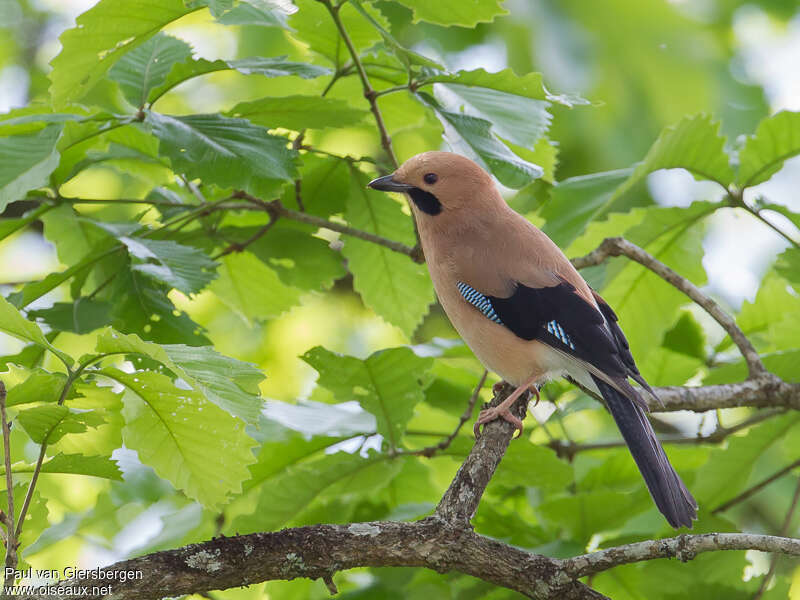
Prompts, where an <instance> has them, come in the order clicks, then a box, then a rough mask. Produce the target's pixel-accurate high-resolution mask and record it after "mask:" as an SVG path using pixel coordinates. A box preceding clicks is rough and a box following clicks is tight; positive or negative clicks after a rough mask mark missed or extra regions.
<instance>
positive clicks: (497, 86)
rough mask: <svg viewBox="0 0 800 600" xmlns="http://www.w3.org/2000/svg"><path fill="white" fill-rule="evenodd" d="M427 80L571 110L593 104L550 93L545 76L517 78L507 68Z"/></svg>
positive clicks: (528, 75)
mask: <svg viewBox="0 0 800 600" xmlns="http://www.w3.org/2000/svg"><path fill="white" fill-rule="evenodd" d="M423 81H424V83H423V85H425V84H428V83H448V84H458V85H460V86H470V87H474V88H486V89H489V90H496V91H498V92H505V93H506V94H512V95H514V96H522V97H524V98H530V99H533V100H549V101H550V102H556V103H558V104H563V105H564V106H567V107H573V106H576V105H582V104H589V102H588V100H584V99H583V98H581V97H580V96H565V95H560V94H552V93H550V91H548V89H547V88H546V87H545V86H544V81H543V79H542V74H541V73H526V74H525V75H517V74H516V73H514V71H513V70H511V69H503V70H502V71H497V72H495V73H489V72H487V71H486V70H485V69H474V70H471V71H456V72H455V73H444V72H439V73H436V72H434V73H433V74H431V75H427V76H426V77H424V79H423Z"/></svg>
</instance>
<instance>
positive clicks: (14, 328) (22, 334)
mask: <svg viewBox="0 0 800 600" xmlns="http://www.w3.org/2000/svg"><path fill="white" fill-rule="evenodd" d="M0 331H3V332H5V333H7V334H8V335H12V336H14V337H15V338H17V339H20V340H24V341H27V342H33V343H34V344H36V345H37V346H41V347H42V348H46V349H47V350H49V351H50V352H52V353H53V354H55V355H56V356H57V357H58V358H60V359H61V360H62V361H63V362H64V363H66V364H67V365H71V364H72V359H71V358H70V357H69V355H67V354H65V353H64V352H61V350H58V349H57V348H56V347H55V346H53V345H52V344H51V343H50V342H48V341H47V338H45V337H44V334H43V333H42V330H41V329H39V326H38V325H36V323H32V322H30V321H28V320H27V319H26V318H25V317H23V316H22V315H21V314H20V313H19V311H17V309H16V308H14V306H12V305H11V304H10V303H9V302H8V300H6V299H5V298H2V297H0Z"/></svg>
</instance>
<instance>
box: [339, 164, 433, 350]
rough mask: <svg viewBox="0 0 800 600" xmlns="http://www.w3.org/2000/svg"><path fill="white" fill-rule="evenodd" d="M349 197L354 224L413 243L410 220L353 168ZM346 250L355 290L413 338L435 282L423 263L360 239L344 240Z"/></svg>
mask: <svg viewBox="0 0 800 600" xmlns="http://www.w3.org/2000/svg"><path fill="white" fill-rule="evenodd" d="M352 173H353V175H352V177H351V180H350V193H349V195H348V197H347V220H348V221H349V223H350V225H352V226H353V227H355V228H356V229H361V230H362V231H368V232H370V233H374V234H376V235H380V236H382V237H385V238H388V239H392V240H395V241H398V242H404V243H406V244H413V243H414V230H413V225H412V223H411V219H410V218H409V217H408V216H406V215H404V214H403V213H402V211H401V210H400V205H398V204H397V203H396V202H394V201H393V200H392V199H390V198H389V197H388V196H387V195H386V194H382V193H379V192H375V191H373V190H372V189H370V188H367V185H366V184H367V182H366V180H365V179H364V176H363V174H361V173H360V172H358V171H352ZM342 254H344V256H345V257H346V258H347V260H348V268H349V269H350V272H351V273H352V274H353V288H354V289H355V290H356V291H357V292H358V293H359V294H360V295H361V298H362V300H363V301H364V304H366V305H367V306H368V307H370V308H371V309H372V310H374V311H375V312H376V313H378V314H379V315H380V316H381V317H383V318H384V319H386V320H387V321H388V322H389V323H392V324H393V325H397V326H398V327H400V328H401V329H402V330H403V331H404V332H405V333H406V335H408V336H410V335H411V334H412V333H413V332H414V330H415V329H416V328H417V326H418V325H419V323H420V321H422V317H424V316H425V314H426V313H427V312H428V307H429V306H430V304H431V302H433V286H432V285H431V282H430V278H429V277H428V273H427V269H426V268H425V266H424V265H419V264H417V263H415V262H413V261H411V260H409V259H408V257H407V256H403V255H401V254H399V253H397V252H394V251H392V250H389V249H388V248H385V247H383V246H379V245H378V244H373V243H372V242H365V241H363V240H359V239H356V238H347V239H346V240H345V244H344V248H343V249H342Z"/></svg>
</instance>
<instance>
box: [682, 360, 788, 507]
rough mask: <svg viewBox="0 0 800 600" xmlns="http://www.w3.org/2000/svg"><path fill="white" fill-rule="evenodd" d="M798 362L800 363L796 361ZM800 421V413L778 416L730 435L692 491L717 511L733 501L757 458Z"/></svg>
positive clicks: (710, 459)
mask: <svg viewBox="0 0 800 600" xmlns="http://www.w3.org/2000/svg"><path fill="white" fill-rule="evenodd" d="M795 364H796V363H795ZM798 422H800V415H797V414H786V415H782V416H779V417H774V418H772V419H770V420H768V421H765V422H764V423H760V424H758V425H755V426H753V427H751V428H750V429H748V430H747V433H746V435H736V436H731V437H729V438H728V443H727V445H726V447H725V448H714V449H713V450H712V451H711V455H710V456H709V458H708V462H707V463H706V464H705V465H704V466H703V467H701V468H700V469H698V470H697V475H696V477H695V481H694V486H693V487H692V493H693V494H694V495H695V497H696V498H697V500H698V504H700V506H704V507H705V508H706V510H713V509H714V508H716V507H717V506H719V505H720V504H723V503H724V502H726V501H727V500H730V499H731V498H733V497H734V496H736V494H738V493H739V492H740V491H741V490H742V489H744V487H745V485H746V484H747V478H748V476H749V475H750V472H751V471H752V469H753V466H754V465H755V463H756V460H757V459H758V458H759V457H760V456H761V455H762V454H763V453H764V452H766V450H767V449H768V448H769V447H770V446H772V444H774V443H775V442H777V441H778V440H779V439H780V438H781V437H782V436H783V435H785V434H786V433H787V432H788V431H789V430H790V429H792V427H793V426H795V425H796V424H797V423H798Z"/></svg>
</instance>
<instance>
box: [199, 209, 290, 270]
mask: <svg viewBox="0 0 800 600" xmlns="http://www.w3.org/2000/svg"><path fill="white" fill-rule="evenodd" d="M277 222H278V218H277V217H275V216H273V215H270V219H269V221H268V222H267V223H266V225H264V226H263V227H261V228H260V229H259V230H258V231H256V232H255V233H254V234H253V235H251V236H250V237H249V238H247V239H246V240H245V241H243V242H234V243H232V244H230V245H229V246H228V247H227V248H225V249H224V250H221V251H220V252H219V253H218V254H217V255H216V256H212V257H211V260H218V259H220V258H222V257H223V256H227V255H228V254H231V253H232V252H241V251H242V250H244V249H245V248H247V247H248V246H249V245H250V244H252V243H253V242H255V241H257V240H258V239H259V238H261V237H262V236H263V235H265V234H266V233H267V232H268V231H269V230H270V229H272V227H273V226H274V225H275V223H277Z"/></svg>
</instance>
